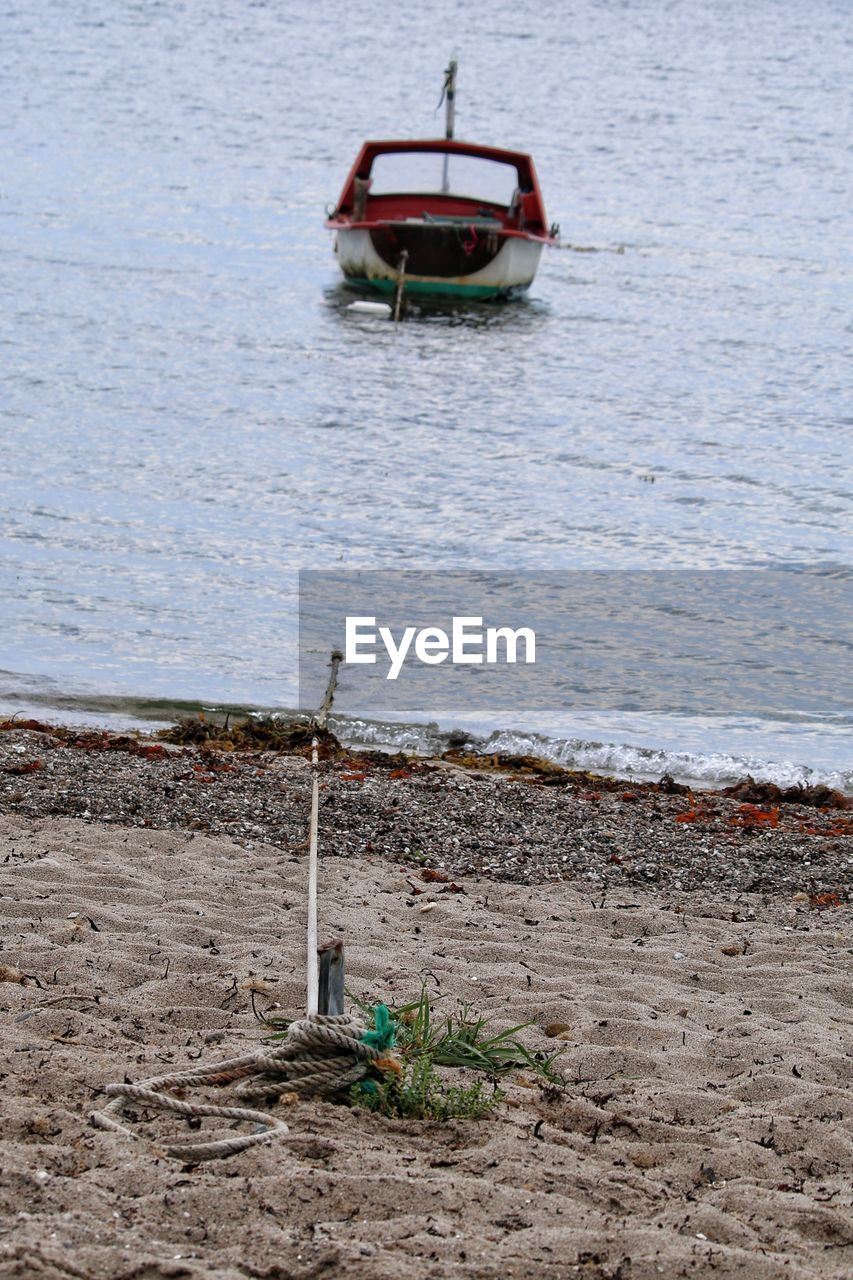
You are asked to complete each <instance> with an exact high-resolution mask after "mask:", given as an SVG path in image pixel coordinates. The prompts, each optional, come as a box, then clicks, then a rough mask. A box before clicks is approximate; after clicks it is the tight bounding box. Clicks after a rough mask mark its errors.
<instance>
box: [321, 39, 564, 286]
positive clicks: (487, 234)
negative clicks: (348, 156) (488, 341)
mask: <svg viewBox="0 0 853 1280" xmlns="http://www.w3.org/2000/svg"><path fill="white" fill-rule="evenodd" d="M455 70H456V67H455V64H453V63H451V66H450V68H449V69H448V73H447V75H448V79H447V82H446V84H445V91H446V93H447V98H448V122H447V137H445V138H440V139H424V140H414V141H389V142H365V144H364V146H363V147H362V148H361V151H360V152H359V154H358V157H357V158H356V161H355V164H354V165H353V166H352V169H351V170H350V173H349V176H348V177H347V180H346V182H345V183H344V188H343V191H342V192H341V195H340V199H339V200H338V203H337V205H336V207H335V209H334V211H333V212H332V213H330V214H329V217H328V221H327V223H326V226H327V227H329V228H330V229H331V230H332V231H334V232H335V233H336V244H335V249H336V252H337V255H338V261H339V263H340V266H341V270H342V271H343V273H344V276H345V277H346V279H347V281H348V282H349V283H350V284H353V285H356V286H360V287H362V288H370V289H376V290H380V291H383V292H385V293H394V292H395V291H398V292H399V291H400V290H401V289H402V287H403V286H405V290H406V292H407V293H412V294H420V295H423V294H430V295H437V296H453V297H462V298H494V297H509V296H511V295H513V294H516V293H521V292H523V291H524V290H526V289H528V288H529V287H530V284H531V283H532V281H533V278H534V276H535V275H536V269H537V267H538V265H539V258H540V256H541V253H542V249H543V248H544V246H545V245H551V244H555V243H556V241H557V234H558V233H557V228H556V227H551V228H549V227H548V222H547V219H546V216H545V207H544V204H543V201H542V193H541V192H540V190H539V182H538V180H537V177H536V170H535V168H534V165H533V160H532V159H531V157H530V156H529V155H525V154H524V153H523V152H521V151H505V150H503V149H501V148H499V147H485V146H478V145H476V144H474V143H469V142H458V141H455V140H454V138H453V136H452V135H453V96H454V78H455Z"/></svg>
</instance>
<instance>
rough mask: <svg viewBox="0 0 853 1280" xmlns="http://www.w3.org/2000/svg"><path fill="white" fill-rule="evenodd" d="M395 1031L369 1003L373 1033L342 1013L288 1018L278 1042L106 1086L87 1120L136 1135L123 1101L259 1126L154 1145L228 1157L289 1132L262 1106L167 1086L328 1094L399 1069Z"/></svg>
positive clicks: (268, 1095) (256, 1095) (180, 1155)
mask: <svg viewBox="0 0 853 1280" xmlns="http://www.w3.org/2000/svg"><path fill="white" fill-rule="evenodd" d="M395 1033H396V1028H395V1026H394V1023H393V1022H392V1021H391V1017H390V1014H389V1013H388V1010H387V1008H386V1007H385V1005H377V1007H376V1009H375V1010H374V1029H373V1030H368V1029H367V1027H366V1026H365V1024H364V1023H363V1022H362V1021H361V1020H360V1019H358V1018H355V1017H351V1016H350V1015H349V1014H336V1015H332V1014H322V1013H312V1014H309V1015H308V1017H307V1018H299V1019H297V1020H296V1021H295V1022H291V1023H290V1025H289V1026H288V1028H287V1031H286V1033H285V1036H284V1039H283V1040H282V1041H281V1043H280V1044H278V1045H274V1046H265V1047H264V1048H262V1049H259V1050H256V1051H255V1052H254V1053H249V1054H246V1055H245V1056H243V1057H241V1058H228V1059H226V1060H225V1061H224V1062H216V1063H199V1065H198V1066H195V1067H191V1068H190V1069H189V1070H188V1071H175V1072H172V1073H170V1074H169V1075H161V1076H152V1077H151V1078H150V1079H148V1080H141V1081H139V1083H138V1084H129V1083H122V1084H109V1085H107V1086H106V1088H105V1090H104V1092H105V1093H106V1094H107V1095H108V1096H110V1097H111V1099H112V1101H111V1102H109V1103H108V1104H107V1105H106V1107H104V1109H103V1110H102V1111H93V1112H92V1113H91V1115H90V1117H89V1118H90V1121H91V1123H92V1124H93V1125H94V1126H95V1127H96V1128H98V1129H109V1130H111V1131H112V1132H113V1133H122V1134H124V1135H125V1136H127V1137H130V1138H137V1137H138V1136H139V1135H138V1134H137V1133H136V1132H135V1131H134V1130H133V1129H131V1128H129V1127H128V1125H126V1124H123V1123H122V1122H121V1121H120V1120H118V1119H117V1118H116V1117H117V1116H118V1115H119V1114H120V1113H121V1112H122V1111H123V1109H124V1108H125V1107H126V1105H127V1104H128V1103H129V1102H140V1103H142V1104H143V1106H145V1107H153V1108H155V1109H157V1110H161V1111H174V1112H176V1113H177V1114H178V1115H181V1116H186V1117H187V1119H201V1118H202V1117H203V1116H216V1117H219V1118H220V1119H222V1120H238V1121H244V1122H248V1123H250V1124H254V1125H256V1126H257V1125H260V1126H262V1128H261V1130H260V1131H257V1130H256V1131H255V1132H254V1133H247V1134H241V1135H235V1136H233V1137H228V1138H219V1139H212V1140H207V1141H204V1142H171V1143H169V1144H168V1145H165V1146H162V1147H160V1148H159V1150H161V1151H162V1152H163V1153H165V1154H166V1155H169V1156H172V1157H174V1158H175V1159H177V1160H183V1161H184V1162H185V1163H188V1164H196V1163H198V1162H200V1161H202V1160H215V1159H220V1158H222V1157H224V1156H232V1155H236V1154H237V1152H239V1151H245V1150H247V1148H249V1147H254V1146H257V1145H258V1144H259V1143H262V1142H269V1141H270V1140H271V1139H273V1138H280V1137H283V1136H284V1135H285V1134H286V1133H288V1132H289V1130H288V1126H287V1125H286V1124H285V1123H284V1122H283V1121H282V1120H279V1119H277V1118H276V1117H275V1116H272V1115H270V1114H269V1113H268V1112H265V1111H256V1110H254V1109H252V1108H249V1107H224V1106H219V1105H216V1104H213V1103H205V1102H187V1101H186V1100H185V1099H184V1098H181V1097H173V1096H172V1094H171V1092H170V1091H172V1090H176V1091H178V1092H183V1091H184V1090H186V1089H187V1088H189V1087H191V1086H196V1085H220V1086H222V1085H230V1084H236V1086H237V1087H236V1093H237V1094H238V1095H239V1096H240V1097H243V1098H246V1099H248V1100H249V1101H256V1102H262V1103H267V1104H268V1105H272V1104H274V1103H276V1102H278V1101H279V1100H280V1099H281V1097H282V1096H283V1095H285V1094H293V1095H295V1096H296V1097H308V1096H312V1097H326V1098H330V1097H334V1096H336V1095H340V1094H341V1093H343V1092H344V1091H345V1090H347V1089H349V1088H350V1087H351V1086H352V1085H353V1084H356V1083H357V1082H358V1081H360V1080H364V1079H365V1077H367V1076H369V1075H370V1073H371V1071H372V1070H374V1069H378V1070H379V1071H389V1070H390V1071H394V1072H399V1070H400V1065H399V1063H398V1061H397V1059H396V1058H395V1057H394V1056H393V1054H392V1053H391V1052H390V1051H391V1049H392V1047H393V1044H394V1039H395ZM237 1082H239V1083H237Z"/></svg>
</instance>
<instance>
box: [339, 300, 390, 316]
mask: <svg viewBox="0 0 853 1280" xmlns="http://www.w3.org/2000/svg"><path fill="white" fill-rule="evenodd" d="M347 311H355V312H358V313H359V314H360V315H365V316H381V317H382V318H383V319H384V320H390V318H391V307H390V306H389V304H388V303H387V302H368V301H367V300H366V299H359V301H358V302H351V303H350V304H349V306H348V307H347Z"/></svg>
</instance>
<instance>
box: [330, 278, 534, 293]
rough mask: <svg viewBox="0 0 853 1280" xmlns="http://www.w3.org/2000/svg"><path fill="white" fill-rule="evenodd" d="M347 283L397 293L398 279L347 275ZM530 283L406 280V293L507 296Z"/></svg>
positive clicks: (522, 289) (360, 287)
mask: <svg viewBox="0 0 853 1280" xmlns="http://www.w3.org/2000/svg"><path fill="white" fill-rule="evenodd" d="M346 281H347V284H352V285H355V286H356V287H357V288H359V289H375V290H377V292H379V293H395V292H396V289H397V281H396V280H380V279H376V280H368V279H367V277H366V276H347V277H346ZM529 288H530V285H529V284H515V285H504V286H498V285H489V284H451V283H450V281H448V282H447V283H446V284H445V283H442V282H439V281H433V280H408V279H407V280H406V293H412V294H418V295H420V296H421V297H431V298H472V299H474V298H505V297H508V296H509V295H510V294H512V293H524V292H525V291H526V290H527V289H529Z"/></svg>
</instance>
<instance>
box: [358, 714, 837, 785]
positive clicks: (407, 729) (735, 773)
mask: <svg viewBox="0 0 853 1280" xmlns="http://www.w3.org/2000/svg"><path fill="white" fill-rule="evenodd" d="M334 727H335V732H336V733H338V735H339V736H340V737H341V738H342V739H343V740H344V741H347V742H350V743H352V744H356V743H357V744H359V745H364V746H372V747H380V748H384V749H386V750H387V749H389V748H390V749H392V750H396V751H411V752H416V753H418V754H421V755H437V754H440V753H441V752H442V751H446V750H447V748H448V746H450V745H454V743H456V742H458V743H462V742H464V743H466V744H468V745H470V747H471V748H472V749H473V750H475V751H478V752H483V753H493V752H500V753H501V754H506V755H535V756H542V757H544V758H545V759H547V760H553V761H555V762H556V763H557V764H561V765H564V766H565V767H566V768H568V769H579V770H585V771H588V772H590V773H601V774H611V775H614V776H616V777H619V778H629V779H630V778H633V779H637V780H641V781H657V779H658V778H660V777H662V776H663V774H665V773H667V774H669V775H670V776H671V777H673V778H675V779H676V781H678V782H682V783H686V784H689V785H693V786H702V787H709V788H715V787H725V786H729V785H731V784H732V783H734V782H738V781H739V780H741V779H742V778H745V777H747V776H750V777H752V778H754V779H755V780H756V781H757V782H774V783H776V785H777V786H780V787H795V786H815V785H818V784H820V785H824V786H828V787H832V788H834V789H836V790H838V791H843V792H845V793H846V794H853V770H844V769H834V770H833V769H817V768H812V767H810V766H808V765H804V764H798V763H796V762H795V761H793V760H766V759H763V758H762V757H761V756H759V755H756V754H741V755H735V754H728V753H726V752H722V751H709V752H707V753H703V752H701V751H688V750H682V751H679V750H673V749H667V748H661V747H638V746H636V745H634V744H631V743H625V742H601V741H592V740H587V739H583V738H550V737H547V736H545V735H543V734H538V733H525V732H523V731H519V730H511V729H503V730H497V731H495V732H492V733H490V734H488V735H481V734H470V735H468V734H465V733H464V732H462V731H449V732H448V731H444V730H442V729H440V728H439V726H438V725H436V724H392V723H382V722H377V721H369V720H356V719H353V720H348V719H347V718H345V717H341V718H340V719H336V720H335V724H334Z"/></svg>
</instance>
